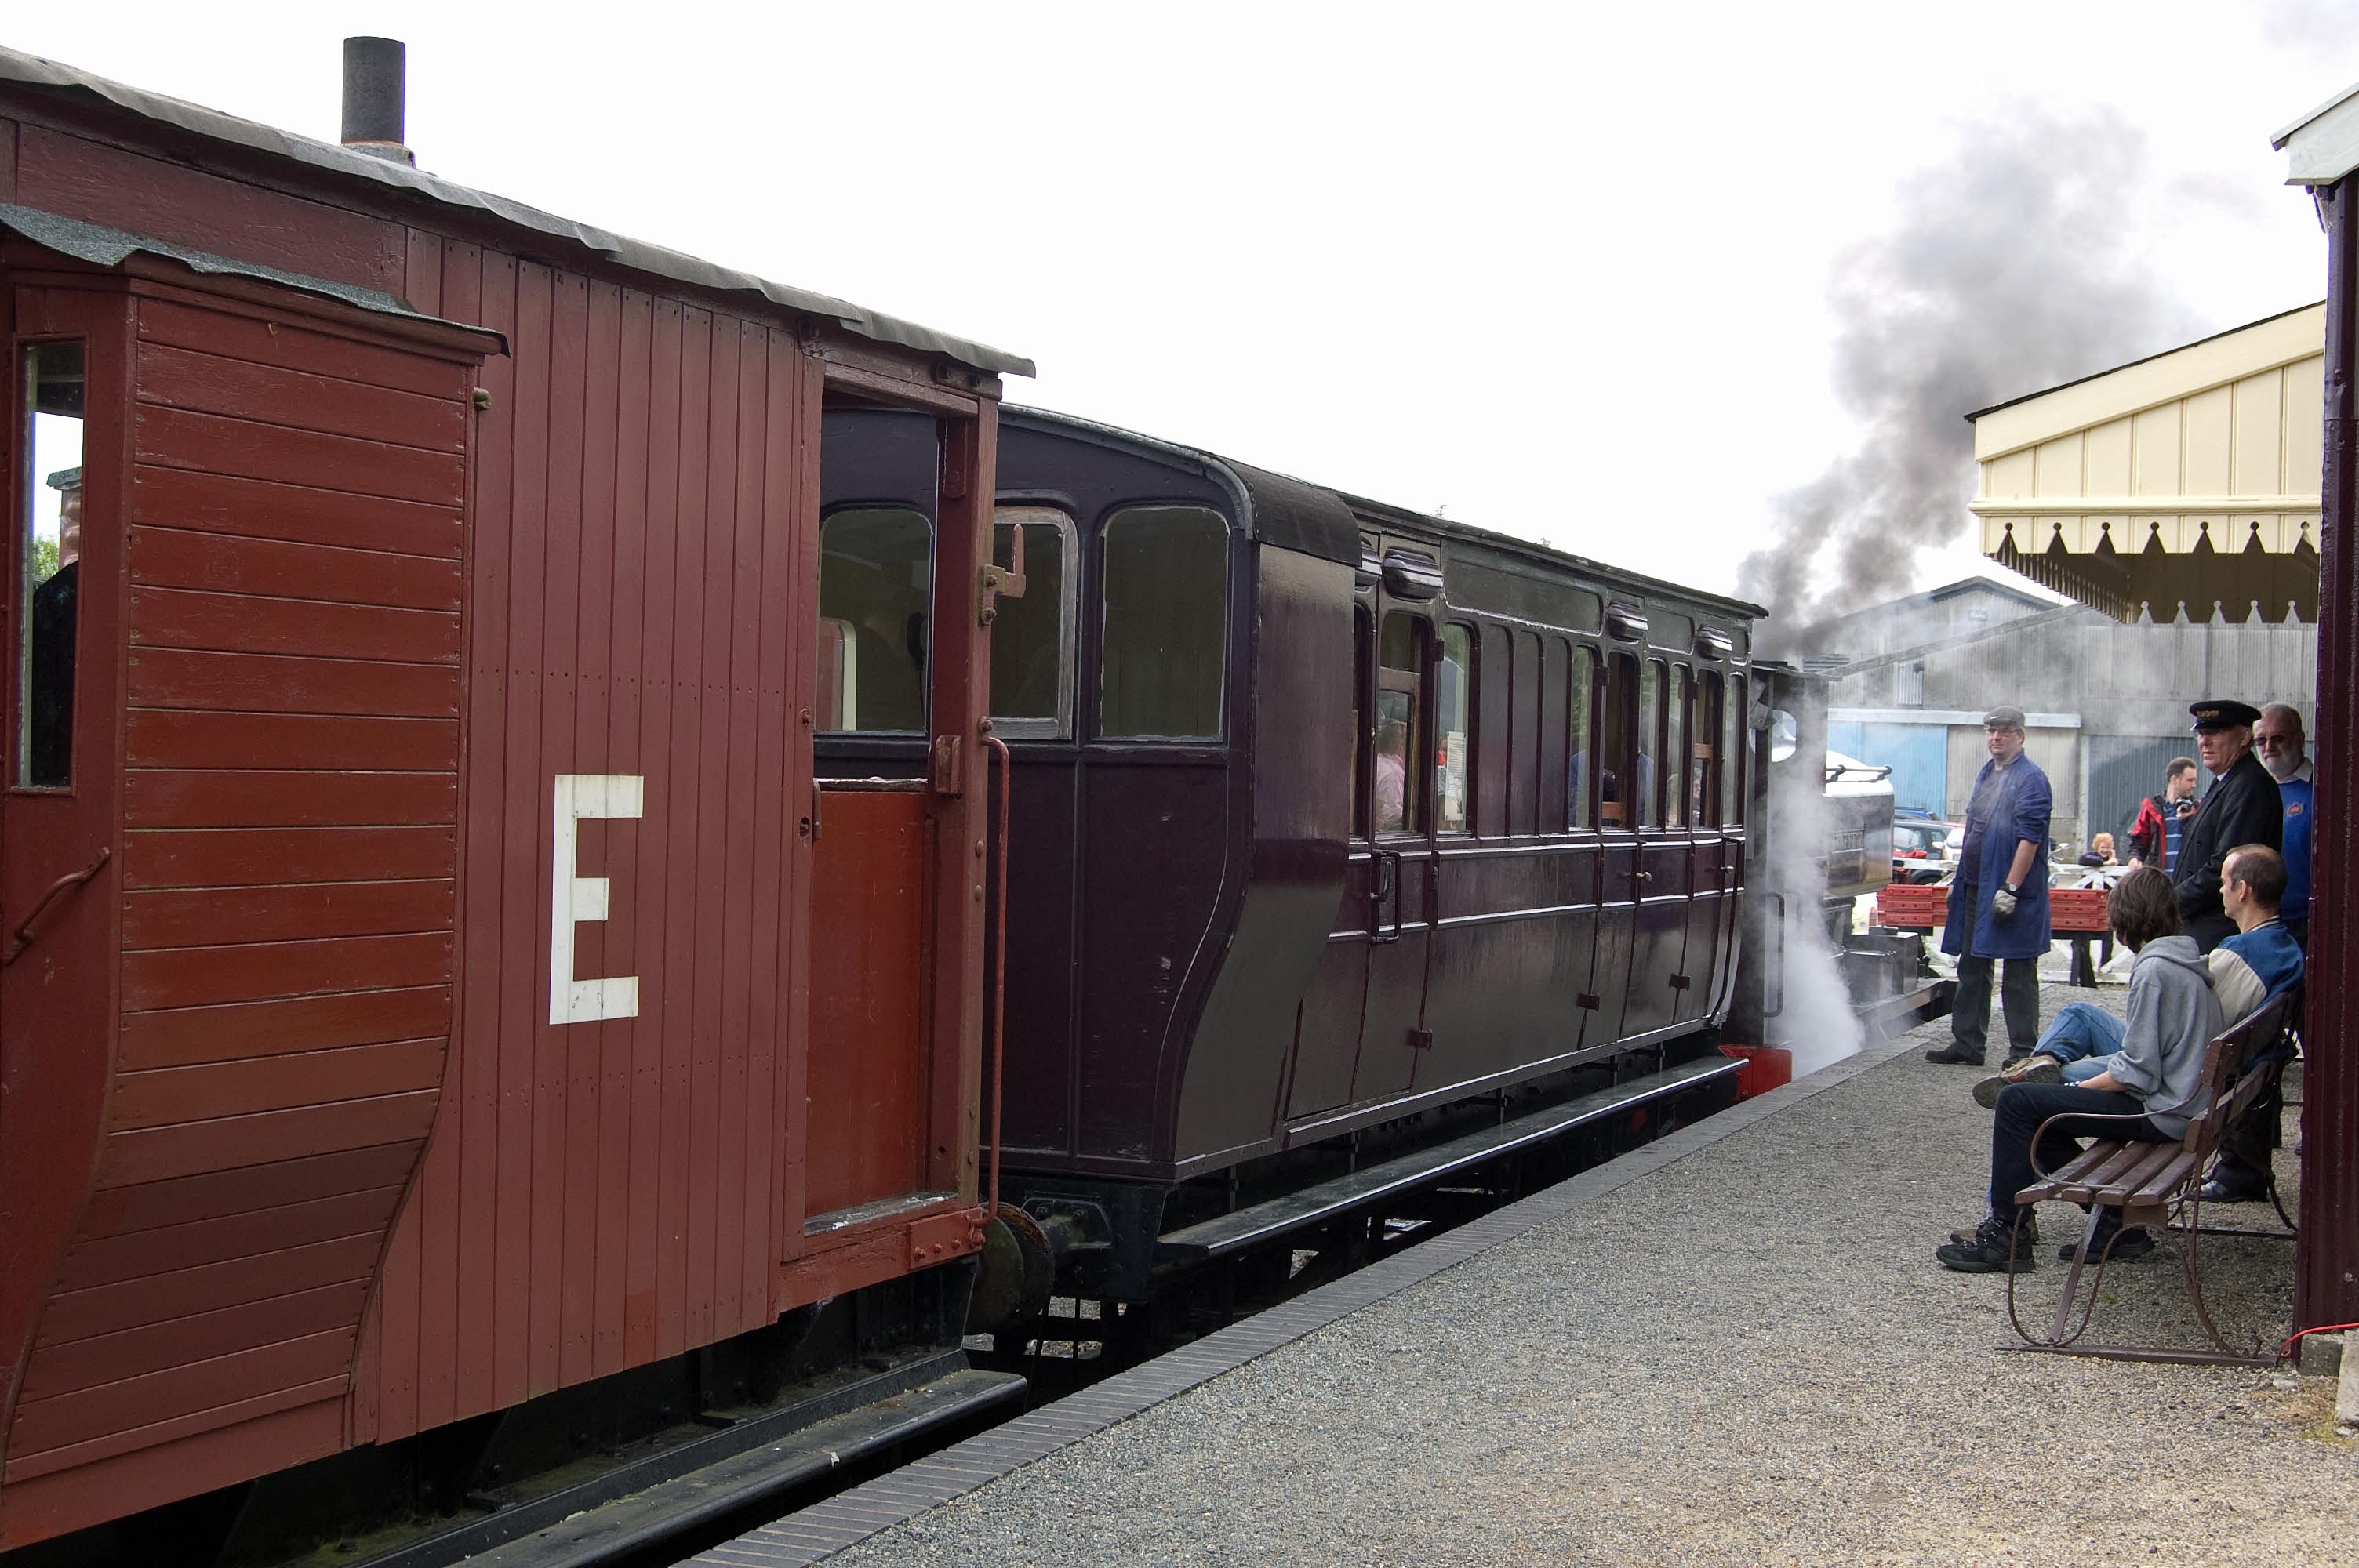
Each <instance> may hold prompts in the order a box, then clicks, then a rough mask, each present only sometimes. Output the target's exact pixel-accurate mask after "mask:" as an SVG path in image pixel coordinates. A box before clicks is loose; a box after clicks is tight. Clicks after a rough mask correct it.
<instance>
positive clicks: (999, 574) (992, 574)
mask: <svg viewBox="0 0 2359 1568" xmlns="http://www.w3.org/2000/svg"><path fill="white" fill-rule="evenodd" d="M1007 533H1008V536H1009V544H1010V553H1009V558H1008V564H1007V565H1006V566H1004V567H1003V566H1000V565H999V564H998V563H996V562H995V561H992V560H990V559H988V558H986V559H985V560H984V564H983V571H982V573H981V574H980V578H979V580H978V581H977V583H976V585H975V602H974V619H975V624H977V625H978V626H988V625H990V624H991V623H992V622H994V621H995V620H997V619H998V617H999V600H1003V599H1021V598H1023V597H1024V524H1021V523H1010V524H1008V525H1007Z"/></svg>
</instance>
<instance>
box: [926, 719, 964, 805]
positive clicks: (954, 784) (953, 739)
mask: <svg viewBox="0 0 2359 1568" xmlns="http://www.w3.org/2000/svg"><path fill="white" fill-rule="evenodd" d="M932 784H933V790H934V793H935V794H936V795H943V796H946V797H948V798H950V799H951V800H955V799H957V798H958V797H959V796H960V795H962V794H963V793H965V789H966V779H965V769H964V768H963V767H962V765H961V753H960V750H959V738H958V737H957V736H955V735H937V736H935V737H934V767H933V779H932Z"/></svg>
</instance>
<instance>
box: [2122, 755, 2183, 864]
mask: <svg viewBox="0 0 2359 1568" xmlns="http://www.w3.org/2000/svg"><path fill="white" fill-rule="evenodd" d="M2194 815H2195V759H2194V758H2192V757H2173V758H2171V759H2170V766H2169V767H2167V768H2165V769H2164V770H2163V771H2162V793H2161V794H2160V795H2147V797H2146V798H2145V799H2144V800H2142V801H2140V802H2138V811H2137V821H2136V822H2135V823H2134V824H2132V825H2131V827H2130V864H2131V865H2133V866H2152V867H2154V868H2155V869H2156V870H2158V871H2170V870H2172V869H2173V868H2174V867H2176V866H2177V865H2178V864H2179V834H2180V828H2181V827H2184V826H2185V824H2186V821H2187V818H2189V817H2190V816H2194Z"/></svg>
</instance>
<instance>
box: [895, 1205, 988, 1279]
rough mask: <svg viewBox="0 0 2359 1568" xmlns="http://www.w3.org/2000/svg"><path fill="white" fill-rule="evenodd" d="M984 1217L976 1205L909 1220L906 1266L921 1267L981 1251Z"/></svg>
mask: <svg viewBox="0 0 2359 1568" xmlns="http://www.w3.org/2000/svg"><path fill="white" fill-rule="evenodd" d="M983 1222H984V1212H983V1210H981V1209H979V1208H962V1209H960V1210H958V1211H957V1212H956V1213H954V1214H938V1215H934V1216H932V1217H929V1218H926V1219H919V1220H913V1221H911V1222H910V1225H909V1241H908V1247H909V1253H908V1266H909V1267H910V1268H912V1269H922V1268H924V1267H926V1266H927V1265H928V1264H929V1263H947V1262H949V1261H950V1260H951V1259H953V1258H963V1257H965V1256H966V1255H967V1254H968V1253H970V1252H977V1251H980V1250H982V1249H983Z"/></svg>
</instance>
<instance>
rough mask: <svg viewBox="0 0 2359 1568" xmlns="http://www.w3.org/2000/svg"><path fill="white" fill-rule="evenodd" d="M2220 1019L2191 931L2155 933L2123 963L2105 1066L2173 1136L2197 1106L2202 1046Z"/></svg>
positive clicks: (2201, 1093) (2199, 1105)
mask: <svg viewBox="0 0 2359 1568" xmlns="http://www.w3.org/2000/svg"><path fill="white" fill-rule="evenodd" d="M2225 1027H2226V1025H2225V1023H2224V1022H2223V1018H2222V1014H2221V1011H2220V998H2219V995H2218V993H2216V992H2215V991H2213V990H2212V971H2211V969H2210V968H2208V967H2207V966H2206V965H2205V963H2204V961H2203V953H2202V949H2201V948H2200V947H2198V946H2196V945H2195V938H2194V937H2192V936H2158V937H2157V938H2155V939H2154V940H2153V941H2151V942H2149V943H2147V945H2146V946H2144V947H2142V948H2140V949H2139V950H2138V956H2137V960H2136V962H2135V963H2133V964H2132V965H2131V966H2130V997H2129V1011H2128V1015H2127V1019H2126V1022H2125V1028H2124V1031H2123V1033H2122V1049H2121V1054H2119V1055H2117V1056H2115V1057H2114V1058H2113V1060H2112V1063H2111V1065H2110V1066H2109V1069H2108V1070H2109V1071H2111V1072H2112V1074H2113V1075H2114V1081H2115V1082H2117V1083H2119V1084H2120V1085H2121V1086H2122V1087H2123V1089H2124V1090H2125V1091H2126V1092H2128V1093H2130V1094H2132V1095H2135V1096H2136V1097H2137V1098H2138V1100H2139V1102H2140V1103H2141V1104H2143V1105H2144V1106H2145V1107H2146V1113H2147V1117H2148V1118H2150V1119H2152V1120H2153V1122H2154V1124H2155V1125H2156V1126H2157V1127H2158V1128H2160V1129H2161V1130H2163V1131H2165V1132H2167V1133H2169V1135H2170V1136H2172V1137H2174V1138H2176V1137H2178V1136H2179V1135H2180V1133H2182V1132H2184V1131H2186V1130H2187V1119H2188V1118H2189V1117H2190V1116H2192V1115H2194V1114H2195V1113H2196V1112H2198V1111H2200V1110H2201V1109H2202V1108H2203V1098H2204V1091H2203V1087H2202V1085H2201V1077H2202V1069H2203V1047H2204V1046H2206V1045H2208V1044H2211V1043H2212V1036H2214V1035H2216V1034H2218V1033H2220V1032H2221V1030H2222V1029H2223V1028H2225Z"/></svg>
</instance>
